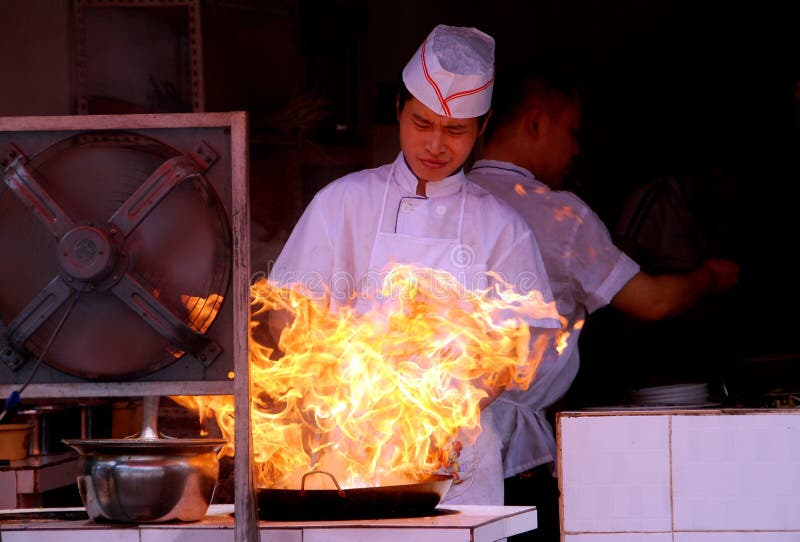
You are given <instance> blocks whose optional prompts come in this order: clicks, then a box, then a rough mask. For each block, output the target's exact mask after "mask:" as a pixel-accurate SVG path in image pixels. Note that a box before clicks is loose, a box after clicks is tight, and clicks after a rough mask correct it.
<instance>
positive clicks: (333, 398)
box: [174, 266, 563, 488]
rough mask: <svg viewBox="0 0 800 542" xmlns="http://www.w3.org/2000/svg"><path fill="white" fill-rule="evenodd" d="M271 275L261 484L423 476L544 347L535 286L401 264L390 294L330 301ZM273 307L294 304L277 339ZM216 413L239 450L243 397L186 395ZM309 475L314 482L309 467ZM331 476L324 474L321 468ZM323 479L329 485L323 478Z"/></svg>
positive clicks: (260, 348)
mask: <svg viewBox="0 0 800 542" xmlns="http://www.w3.org/2000/svg"><path fill="white" fill-rule="evenodd" d="M300 292H301V290H300V289H298V288H280V287H277V286H276V285H275V284H273V283H271V282H269V281H267V280H264V279H262V280H260V281H259V282H257V283H255V284H254V285H253V286H252V287H251V300H252V319H251V333H250V378H251V427H252V432H253V442H254V450H255V451H254V460H255V464H256V467H257V484H258V486H259V487H288V488H296V487H300V478H301V477H302V475H303V474H305V473H307V472H309V471H311V470H315V469H316V470H324V471H327V472H332V473H334V475H335V476H336V478H337V480H338V481H339V483H340V484H341V486H342V487H364V486H376V485H386V484H389V483H403V482H409V481H415V480H421V479H424V478H425V477H426V476H428V475H429V474H430V473H431V472H434V471H436V470H437V469H439V468H440V467H441V466H442V464H443V461H445V459H446V450H447V447H448V442H449V441H450V440H451V439H452V438H453V437H455V435H456V434H457V433H458V431H459V429H476V428H479V427H480V423H479V419H480V407H481V403H482V402H484V401H486V400H487V399H488V398H489V396H490V394H491V393H496V392H497V391H498V390H500V389H502V388H508V387H520V388H523V389H524V388H527V387H528V386H529V384H530V382H531V380H532V378H533V376H534V374H535V371H536V368H537V366H538V364H539V362H540V360H541V357H542V355H543V354H544V352H545V351H546V349H547V348H554V347H555V346H556V344H557V341H558V340H562V339H563V336H562V337H560V335H562V334H561V333H559V332H557V331H548V332H542V333H538V332H537V336H536V337H535V339H534V340H533V341H531V340H530V332H529V327H528V326H527V325H526V324H525V323H524V322H525V319H526V318H541V317H543V316H547V315H552V314H554V304H553V303H545V302H544V301H543V299H542V298H541V295H540V294H539V293H538V292H535V291H534V292H531V293H528V294H526V295H519V294H517V293H515V292H514V291H513V289H512V288H511V287H495V288H493V289H491V290H485V291H468V290H466V289H464V288H462V287H461V286H460V285H459V284H458V282H457V281H456V280H455V279H454V278H453V277H452V275H450V274H448V273H445V272H440V271H435V270H431V269H422V268H415V267H413V266H397V267H394V268H393V269H392V270H391V271H390V272H389V274H388V275H387V277H386V279H385V281H384V282H383V291H382V292H381V294H380V302H378V301H375V300H373V301H374V302H372V303H371V307H370V308H369V309H368V310H364V309H363V307H361V311H360V312H359V311H356V310H355V309H353V308H351V307H349V306H344V307H342V308H340V309H338V310H335V311H330V310H329V306H328V304H327V302H326V300H327V298H313V299H312V298H310V297H306V296H304V295H303V294H302V293H300ZM270 314H273V315H274V314H285V315H288V318H287V319H286V322H287V324H286V325H285V327H283V330H282V332H281V333H280V338H279V341H278V344H277V347H275V345H271V344H269V343H270V341H269V340H268V339H265V337H269V334H268V333H267V329H266V328H267V322H268V316H269V315H270ZM174 399H175V400H176V401H178V402H180V403H181V404H184V405H186V406H190V407H192V408H194V409H196V410H198V411H199V413H200V415H201V417H204V416H209V415H213V416H215V417H216V419H217V422H218V424H219V425H220V428H221V430H222V432H223V434H224V435H225V436H226V438H227V439H228V441H229V443H230V445H229V446H228V447H226V448H225V449H224V450H223V452H225V453H232V452H233V447H232V443H233V423H232V422H233V398H232V397H230V396H226V397H218V396H214V397H206V396H198V397H175V398H174ZM308 480H309V482H308V483H307V484H306V487H308V484H309V483H312V482H311V480H312V478H309V479H308ZM323 482H324V480H323ZM323 485H324V484H323Z"/></svg>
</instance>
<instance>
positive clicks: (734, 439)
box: [672, 414, 800, 531]
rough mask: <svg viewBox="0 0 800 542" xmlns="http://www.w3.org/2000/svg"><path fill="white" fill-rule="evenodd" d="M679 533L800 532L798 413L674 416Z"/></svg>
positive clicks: (674, 467)
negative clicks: (736, 531)
mask: <svg viewBox="0 0 800 542" xmlns="http://www.w3.org/2000/svg"><path fill="white" fill-rule="evenodd" d="M672 444H673V467H672V470H673V495H674V506H675V510H674V513H675V528H676V529H677V530H685V531H702V530H725V531H733V530H765V531H779V530H800V496H799V495H798V490H799V488H800V416H787V415H780V414H775V415H769V414H760V415H749V416H675V417H673V422H672Z"/></svg>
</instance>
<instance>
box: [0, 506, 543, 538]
mask: <svg viewBox="0 0 800 542" xmlns="http://www.w3.org/2000/svg"><path fill="white" fill-rule="evenodd" d="M45 510H47V512H45V511H44V510H6V511H0V539H2V541H3V542H50V540H53V539H54V538H55V537H56V536H57V537H58V540H59V541H60V542H106V541H108V540H114V541H115V542H174V541H181V540H191V541H192V542H223V541H224V542H230V540H232V537H233V530H234V520H233V505H211V506H210V507H209V510H208V514H207V515H206V518H205V519H204V520H202V521H199V522H193V523H166V524H141V525H126V524H106V523H96V522H94V521H90V520H88V519H74V518H75V516H76V515H79V514H80V513H81V512H82V511H83V509H82V508H62V509H57V510H56V509H45ZM56 512H60V513H62V514H63V516H62V517H69V518H70V519H60V518H59V517H58V515H57V513H56ZM434 512H435V513H434V514H431V515H429V516H423V517H417V518H392V519H373V520H342V521H302V522H300V521H260V522H259V531H260V534H261V537H260V538H261V542H322V541H325V542H359V541H364V542H409V541H410V540H411V541H413V542H493V541H495V540H500V539H502V538H506V537H509V536H511V535H514V534H519V533H523V532H526V531H530V530H533V529H535V528H536V526H537V521H536V508H534V507H526V506H477V505H446V504H444V505H440V506H438V507H437V508H436V509H435V511H434ZM45 514H47V517H46V519H42V516H43V515H45ZM4 515H5V516H6V518H8V519H3V516H4ZM37 518H38V519H37Z"/></svg>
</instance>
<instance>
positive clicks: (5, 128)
mask: <svg viewBox="0 0 800 542" xmlns="http://www.w3.org/2000/svg"><path fill="white" fill-rule="evenodd" d="M217 127H221V128H224V129H229V130H230V144H231V147H230V149H229V151H230V168H231V169H230V178H231V203H230V206H231V214H230V217H229V219H230V227H231V233H232V237H233V246H232V261H231V266H232V272H231V283H232V287H231V290H232V294H233V295H232V297H233V299H231V300H230V301H232V310H233V313H232V325H233V330H232V337H233V341H232V346H231V347H230V348H231V350H232V352H231V354H232V357H233V371H234V377H233V380H232V381H223V382H215V383H211V385H208V386H206V385H198V384H197V383H191V382H185V381H180V380H176V381H173V382H163V381H162V382H89V381H87V382H77V383H76V382H67V383H64V382H53V383H38V384H32V385H31V386H30V387H28V388H27V389H26V393H25V395H26V396H28V397H44V398H51V397H83V396H89V397H98V396H121V397H130V396H146V395H187V394H225V395H230V394H233V396H234V409H235V413H236V414H238V413H246V415H236V418H235V426H234V429H235V448H236V455H235V458H234V468H235V472H236V480H235V496H234V497H235V503H234V509H235V540H237V541H239V542H244V541H250V540H257V539H258V520H257V513H256V499H255V489H254V481H253V474H252V473H253V468H252V467H253V450H252V436H251V431H250V416H249V412H250V393H249V389H250V385H249V382H250V368H249V362H248V361H249V348H248V340H249V315H250V211H249V194H248V119H247V113H245V112H231V113H186V114H152V115H82V116H62V117H0V133H2V132H15V133H17V132H19V133H22V132H62V131H63V132H75V131H91V130H105V129H124V130H130V131H136V130H154V129H192V128H217ZM14 389H15V386H14V385H13V384H12V385H3V386H0V393H3V394H6V395H7V394H8V393H10V392H11V391H13V390H14Z"/></svg>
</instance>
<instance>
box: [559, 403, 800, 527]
mask: <svg viewBox="0 0 800 542" xmlns="http://www.w3.org/2000/svg"><path fill="white" fill-rule="evenodd" d="M559 447H560V450H559V454H560V455H559V461H560V472H561V485H562V518H563V525H564V537H565V538H564V541H565V542H611V541H612V540H613V541H614V542H617V541H619V542H634V541H642V542H651V541H658V542H789V541H792V542H800V493H798V488H800V411H797V410H792V411H752V410H749V411H744V410H743V411H734V410H726V411H724V412H720V411H703V412H694V413H688V412H679V411H674V412H663V411H661V412H657V413H656V412H654V413H652V414H650V413H648V414H629V413H624V412H614V413H604V414H599V415H598V414H596V413H567V414H562V415H561V416H559ZM673 533H674V534H673ZM673 536H674V539H673ZM651 537H655V538H651Z"/></svg>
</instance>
